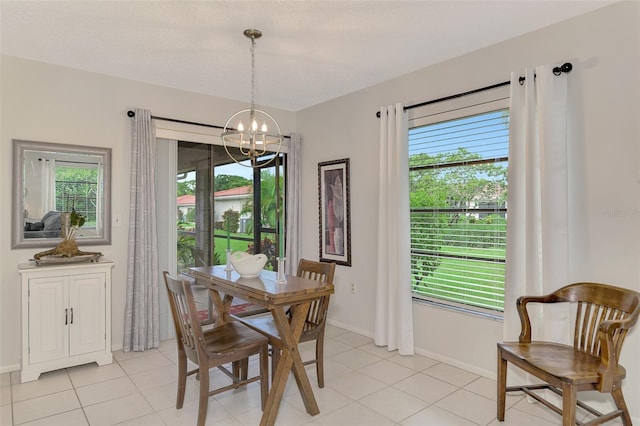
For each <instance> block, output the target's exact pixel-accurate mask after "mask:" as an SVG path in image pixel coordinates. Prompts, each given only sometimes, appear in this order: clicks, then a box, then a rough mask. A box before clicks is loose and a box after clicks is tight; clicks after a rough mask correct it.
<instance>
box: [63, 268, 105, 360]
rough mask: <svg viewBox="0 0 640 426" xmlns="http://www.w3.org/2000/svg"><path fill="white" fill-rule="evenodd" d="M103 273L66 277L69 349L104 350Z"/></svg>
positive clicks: (76, 352)
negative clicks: (67, 284)
mask: <svg viewBox="0 0 640 426" xmlns="http://www.w3.org/2000/svg"><path fill="white" fill-rule="evenodd" d="M105 282H106V281H105V274H101V273H97V274H83V275H72V276H70V277H69V317H70V318H69V352H70V355H72V356H73V355H80V354H85V353H89V352H96V351H103V350H104V349H105V344H106V343H105V342H106V337H105V294H106V292H105Z"/></svg>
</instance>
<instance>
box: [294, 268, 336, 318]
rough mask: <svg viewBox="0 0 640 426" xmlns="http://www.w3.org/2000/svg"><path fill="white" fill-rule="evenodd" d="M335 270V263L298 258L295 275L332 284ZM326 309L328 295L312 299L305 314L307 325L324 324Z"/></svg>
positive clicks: (327, 307) (327, 306)
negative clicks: (307, 312)
mask: <svg viewBox="0 0 640 426" xmlns="http://www.w3.org/2000/svg"><path fill="white" fill-rule="evenodd" d="M335 271H336V264H335V263H329V262H316V261H313V260H307V259H300V261H299V262H298V271H297V273H296V275H297V276H299V277H304V278H307V279H310V280H314V281H320V282H324V283H328V284H333V275H334V273H335ZM328 309H329V296H324V297H321V298H320V299H318V300H314V301H313V302H312V303H311V307H310V308H309V314H307V320H306V323H307V325H314V326H320V325H322V324H324V321H325V319H326V317H327V310H328ZM305 328H306V326H305Z"/></svg>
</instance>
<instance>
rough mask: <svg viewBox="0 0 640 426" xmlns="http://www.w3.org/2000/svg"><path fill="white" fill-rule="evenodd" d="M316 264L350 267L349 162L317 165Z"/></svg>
mask: <svg viewBox="0 0 640 426" xmlns="http://www.w3.org/2000/svg"><path fill="white" fill-rule="evenodd" d="M318 202H319V212H320V261H321V262H334V263H336V264H338V265H345V266H351V214H350V212H349V210H350V208H349V159H348V158H344V159H341V160H334V161H326V162H323V163H318Z"/></svg>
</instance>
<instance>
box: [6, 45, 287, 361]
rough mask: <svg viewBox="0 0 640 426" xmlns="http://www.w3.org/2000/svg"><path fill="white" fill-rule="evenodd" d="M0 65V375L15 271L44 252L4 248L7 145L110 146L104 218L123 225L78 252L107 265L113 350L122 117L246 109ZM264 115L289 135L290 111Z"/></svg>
mask: <svg viewBox="0 0 640 426" xmlns="http://www.w3.org/2000/svg"><path fill="white" fill-rule="evenodd" d="M0 59H1V64H0V65H1V68H0V71H1V75H0V79H1V80H0V82H1V85H0V89H1V95H2V96H1V101H0V102H1V103H0V108H1V109H0V123H1V126H0V176H1V181H0V200H2V203H3V208H0V224H1V225H0V241H2V245H1V246H0V372H5V371H10V370H12V369H19V366H20V328H19V327H20V321H19V318H20V281H19V279H18V272H17V265H18V264H19V263H22V262H26V261H27V260H28V259H29V258H32V257H33V255H34V254H35V253H38V252H40V251H43V250H45V248H43V249H21V250H11V248H10V247H11V245H10V244H11V238H10V236H11V232H10V230H11V209H10V205H11V147H12V142H11V141H12V139H24V140H33V141H42V142H57V143H67V144H74V145H91V146H101V147H111V148H112V150H113V152H112V163H113V171H112V177H113V182H112V214H113V215H120V216H121V218H122V223H123V226H122V227H119V228H113V230H112V231H113V232H112V244H111V245H110V246H95V247H90V248H86V249H87V250H91V251H100V252H102V253H103V254H104V255H105V257H106V258H109V259H112V260H114V261H115V264H116V266H115V269H114V271H113V287H112V302H113V303H112V306H113V312H112V327H111V329H112V333H113V334H112V342H113V345H114V347H121V346H122V336H123V317H124V300H125V286H126V259H127V238H128V231H127V223H128V216H129V171H130V167H129V164H130V149H129V146H130V140H131V136H130V129H131V127H130V118H128V117H127V111H128V110H129V109H131V108H136V107H138V108H146V109H149V110H151V113H152V114H153V115H157V116H161V117H173V118H180V119H185V120H189V121H196V122H202V123H210V124H218V125H221V124H224V123H225V122H226V120H227V118H228V117H229V116H231V114H233V113H235V112H236V111H238V110H240V109H243V108H246V105H247V104H246V103H243V102H233V101H230V100H225V99H220V98H215V97H211V96H203V95H198V94H195V93H189V92H184V91H179V90H174V89H168V88H162V87H159V86H154V85H150V84H144V83H139V82H135V81H130V80H124V79H118V78H112V77H106V76H103V75H99V74H94V73H88V72H83V71H78V70H72V69H68V68H63V67H58V66H52V65H46V64H42V63H37V62H33V61H27V60H22V59H17V58H12V57H6V56H2V57H0ZM212 77H213V76H212ZM265 109H266V108H265ZM269 112H270V113H273V114H274V116H277V117H278V121H279V124H280V125H281V127H282V130H283V132H285V133H290V132H292V131H295V130H296V129H295V114H294V113H292V112H285V111H279V110H275V111H273V110H270V111H269ZM171 214H172V215H173V216H175V211H172V212H171ZM52 247H53V245H52V246H51V247H48V248H52Z"/></svg>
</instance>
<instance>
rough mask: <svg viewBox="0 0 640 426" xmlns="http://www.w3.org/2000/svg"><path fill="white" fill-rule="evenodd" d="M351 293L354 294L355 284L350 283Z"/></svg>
mask: <svg viewBox="0 0 640 426" xmlns="http://www.w3.org/2000/svg"><path fill="white" fill-rule="evenodd" d="M351 293H353V294H356V283H351Z"/></svg>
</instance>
